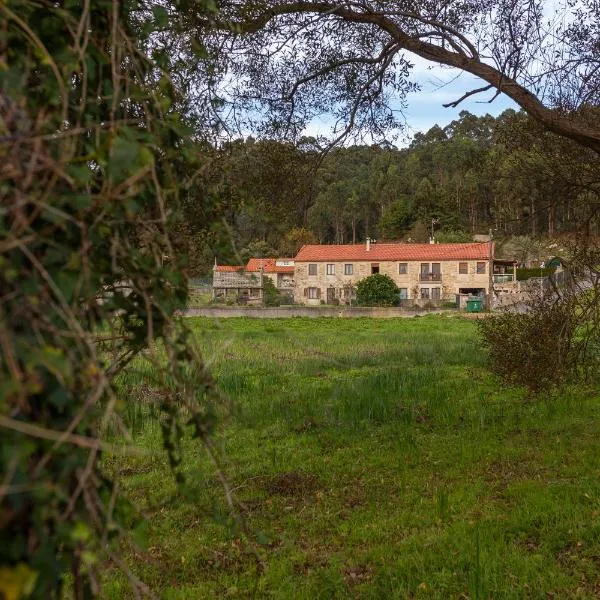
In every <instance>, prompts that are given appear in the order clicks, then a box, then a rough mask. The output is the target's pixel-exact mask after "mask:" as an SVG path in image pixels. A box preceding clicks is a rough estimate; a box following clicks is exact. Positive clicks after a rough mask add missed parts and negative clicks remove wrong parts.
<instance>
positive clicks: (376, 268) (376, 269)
mask: <svg viewBox="0 0 600 600" xmlns="http://www.w3.org/2000/svg"><path fill="white" fill-rule="evenodd" d="M375 273H379V265H371V275H375Z"/></svg>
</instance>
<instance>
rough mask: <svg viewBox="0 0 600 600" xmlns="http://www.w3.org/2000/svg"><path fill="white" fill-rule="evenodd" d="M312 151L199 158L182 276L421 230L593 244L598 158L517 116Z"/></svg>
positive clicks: (214, 152)
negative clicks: (575, 233)
mask: <svg viewBox="0 0 600 600" xmlns="http://www.w3.org/2000/svg"><path fill="white" fill-rule="evenodd" d="M593 116H594V117H595V116H596V115H593ZM319 142H320V141H319V140H317V139H314V138H304V139H302V140H301V141H300V142H299V143H298V144H296V145H292V144H290V143H282V142H279V141H274V140H268V139H265V140H256V139H254V138H252V137H249V138H247V139H246V140H235V141H231V142H227V143H225V144H223V145H222V146H220V147H219V148H218V149H215V148H209V149H208V150H206V149H205V150H204V152H205V154H206V156H208V157H209V160H208V161H207V162H208V166H207V167H206V168H205V170H204V171H203V172H202V173H201V174H199V175H198V179H197V184H198V187H194V188H193V189H192V190H191V191H190V194H189V195H188V198H187V202H186V208H185V219H184V221H183V222H182V225H181V233H182V235H181V236H180V237H179V240H180V246H181V247H180V251H181V252H182V253H185V254H187V255H188V256H189V260H190V268H191V272H192V273H194V274H205V273H207V272H208V271H209V270H210V267H211V265H212V263H213V261H214V258H215V257H217V258H218V260H219V262H221V263H231V264H236V263H240V262H243V261H246V260H247V259H248V258H249V257H251V256H268V255H286V256H293V255H294V254H295V253H296V252H297V250H298V249H299V248H300V246H301V245H302V244H303V243H354V242H358V241H361V240H364V239H365V237H366V236H371V237H373V238H375V239H377V240H380V241H383V240H400V239H404V240H407V241H414V242H419V241H427V239H428V236H429V233H430V231H431V229H432V227H433V230H434V232H435V236H436V239H437V240H438V241H467V240H471V239H472V235H473V234H474V233H487V232H488V231H489V229H493V231H494V236H495V237H503V236H508V235H530V236H534V237H535V236H544V235H547V236H555V235H558V234H561V233H568V232H570V231H572V229H573V224H574V223H577V224H578V225H579V226H581V223H584V226H585V227H587V229H588V232H589V233H592V234H595V233H597V228H598V223H597V221H596V218H595V217H596V215H597V213H598V207H599V196H598V192H597V186H598V181H597V172H598V171H597V162H598V159H597V157H596V156H595V155H594V153H592V152H589V153H587V152H586V151H585V150H582V149H581V148H580V147H578V146H576V145H575V144H573V143H572V142H568V141H564V140H561V139H560V138H558V137H557V136H554V135H553V134H549V133H547V132H544V131H543V130H542V129H540V128H539V126H537V125H536V124H535V123H534V122H533V121H532V120H531V119H530V118H529V117H528V116H527V115H526V114H525V113H523V112H516V111H514V110H507V111H505V112H503V113H502V114H501V115H499V116H498V117H492V116H490V115H486V116H482V117H477V116H474V115H472V114H470V113H469V112H466V111H463V112H461V113H460V118H459V119H458V120H456V121H452V122H451V123H450V124H449V125H447V126H445V127H443V128H442V127H439V126H437V125H436V126H434V127H432V128H431V129H430V130H429V131H427V132H426V133H417V134H416V135H415V136H414V139H413V141H412V143H411V144H410V146H408V147H407V148H402V149H398V148H396V147H394V146H393V145H391V144H389V145H386V146H384V145H371V146H367V145H362V146H349V147H339V148H335V149H333V150H331V151H330V152H328V153H326V154H324V153H323V152H322V150H321V148H320V146H319ZM200 198H202V201H201V200H200ZM207 223H210V226H207Z"/></svg>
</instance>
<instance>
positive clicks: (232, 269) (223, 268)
mask: <svg viewBox="0 0 600 600" xmlns="http://www.w3.org/2000/svg"><path fill="white" fill-rule="evenodd" d="M243 270H244V265H217V266H216V268H215V271H219V272H221V273H236V272H238V271H243Z"/></svg>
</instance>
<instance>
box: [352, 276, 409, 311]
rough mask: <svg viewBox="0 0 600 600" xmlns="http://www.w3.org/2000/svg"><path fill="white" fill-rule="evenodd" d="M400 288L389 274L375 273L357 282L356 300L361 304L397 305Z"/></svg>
mask: <svg viewBox="0 0 600 600" xmlns="http://www.w3.org/2000/svg"><path fill="white" fill-rule="evenodd" d="M399 293H400V290H399V289H398V286H397V285H396V284H395V283H394V280H393V279H392V278H391V277H389V276H388V275H383V274H381V273H375V274H373V275H370V276H369V277H365V278H364V279H361V280H360V281H359V282H358V283H357V284H356V300H357V302H358V304H360V305H361V306H395V305H396V304H398V302H399Z"/></svg>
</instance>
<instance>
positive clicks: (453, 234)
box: [435, 229, 473, 244]
mask: <svg viewBox="0 0 600 600" xmlns="http://www.w3.org/2000/svg"><path fill="white" fill-rule="evenodd" d="M435 240H436V242H438V243H440V244H450V243H459V242H472V241H473V236H472V235H471V234H470V233H467V232H466V231H461V230H457V229H448V230H444V231H436V233H435Z"/></svg>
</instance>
